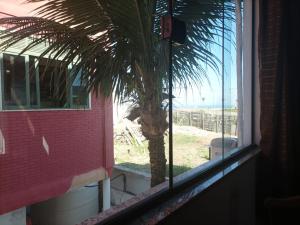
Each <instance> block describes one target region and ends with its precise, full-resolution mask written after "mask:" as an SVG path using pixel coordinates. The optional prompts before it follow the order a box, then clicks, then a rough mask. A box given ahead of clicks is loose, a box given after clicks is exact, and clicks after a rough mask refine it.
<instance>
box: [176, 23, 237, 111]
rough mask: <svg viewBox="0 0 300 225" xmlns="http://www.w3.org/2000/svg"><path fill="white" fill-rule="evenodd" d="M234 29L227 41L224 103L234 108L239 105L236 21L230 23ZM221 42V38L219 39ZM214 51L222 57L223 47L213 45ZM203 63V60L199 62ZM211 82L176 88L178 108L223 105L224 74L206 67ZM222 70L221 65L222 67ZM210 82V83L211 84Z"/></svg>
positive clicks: (217, 106) (216, 106)
mask: <svg viewBox="0 0 300 225" xmlns="http://www.w3.org/2000/svg"><path fill="white" fill-rule="evenodd" d="M228 26H231V30H232V31H233V32H232V33H231V35H230V39H231V42H230V41H229V40H228V41H225V46H226V47H227V46H228V47H227V48H228V51H225V60H224V65H225V75H224V88H225V90H224V93H225V94H224V101H225V102H224V104H225V107H229V108H232V107H233V108H234V107H236V105H237V77H236V48H235V23H230V24H228ZM218 42H219V43H220V44H221V43H222V40H221V38H220V39H219V40H218ZM211 49H212V51H213V52H215V53H216V55H217V56H218V57H219V58H220V59H221V56H222V49H221V47H218V46H216V45H215V46H211ZM199 63H200V64H201V62H199ZM206 68H207V69H206V72H207V75H208V79H209V82H208V81H207V80H205V81H204V82H203V83H202V84H200V83H199V84H198V85H199V86H200V88H197V87H196V84H195V85H194V86H192V87H188V88H187V90H184V89H181V90H179V89H176V90H174V93H173V95H174V96H175V97H176V98H175V99H174V106H175V107H176V108H211V107H213V108H220V107H221V106H222V75H221V74H217V73H216V72H215V71H213V70H212V69H211V68H209V67H206ZM220 71H221V67H220ZM209 83H210V84H209Z"/></svg>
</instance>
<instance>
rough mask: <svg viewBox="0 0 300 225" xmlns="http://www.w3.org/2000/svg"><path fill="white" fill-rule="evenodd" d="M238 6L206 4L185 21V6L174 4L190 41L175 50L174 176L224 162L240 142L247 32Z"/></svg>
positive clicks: (222, 3)
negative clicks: (243, 52)
mask: <svg viewBox="0 0 300 225" xmlns="http://www.w3.org/2000/svg"><path fill="white" fill-rule="evenodd" d="M183 2H184V1H183ZM235 2H239V1H224V2H221V1H215V2H213V1H202V2H201V4H202V6H206V7H197V10H196V11H195V13H194V14H193V17H191V18H189V16H186V17H185V16H182V17H180V12H181V10H182V7H183V5H181V4H185V3H180V2H178V3H177V8H176V4H175V8H174V10H175V14H178V15H179V16H178V19H182V20H183V21H185V22H186V26H187V38H186V40H185V43H184V44H182V45H174V47H173V52H174V54H173V60H174V64H173V73H174V97H175V98H174V111H173V125H174V133H173V137H174V146H173V149H174V151H173V155H174V156H173V157H174V176H176V175H178V174H180V173H183V172H185V171H187V170H189V169H192V168H195V167H198V166H199V165H203V164H205V163H208V162H209V161H211V160H212V161H213V162H211V163H214V162H216V161H219V160H223V159H224V157H226V156H227V155H229V154H230V152H231V150H233V149H237V147H238V145H239V144H240V143H241V142H240V137H241V136H242V135H241V132H242V127H241V128H240V131H239V130H238V124H240V122H239V123H238V121H242V120H241V118H239V115H241V116H242V109H240V108H239V107H240V106H241V105H240V104H238V102H242V99H243V96H242V94H241V93H242V82H241V80H242V71H241V70H240V68H242V58H241V53H238V52H241V51H242V46H241V40H240V39H239V41H237V39H238V38H241V37H240V36H241V35H242V30H239V31H238V32H237V26H238V25H237V24H238V23H236V20H237V18H238V19H239V20H241V19H240V18H239V17H238V16H240V17H241V15H242V10H240V11H239V12H238V11H237V10H236V9H237V7H236V3H235ZM195 4H196V3H195ZM240 4H241V3H240ZM195 7H196V5H195ZM237 13H239V15H238V14H237ZM241 24H242V21H241V23H240V26H242V25H241ZM187 77H188V78H190V80H188V81H187V79H186V78H187ZM238 91H240V94H239V93H238ZM240 146H241V144H240Z"/></svg>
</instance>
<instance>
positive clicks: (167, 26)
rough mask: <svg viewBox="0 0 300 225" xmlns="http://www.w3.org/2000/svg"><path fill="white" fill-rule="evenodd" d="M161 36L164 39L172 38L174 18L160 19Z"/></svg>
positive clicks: (164, 17) (165, 17)
mask: <svg viewBox="0 0 300 225" xmlns="http://www.w3.org/2000/svg"><path fill="white" fill-rule="evenodd" d="M160 26H161V36H162V39H168V38H171V37H172V17H171V16H163V17H161V19H160Z"/></svg>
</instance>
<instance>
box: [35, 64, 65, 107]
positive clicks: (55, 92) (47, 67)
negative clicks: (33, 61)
mask: <svg viewBox="0 0 300 225" xmlns="http://www.w3.org/2000/svg"><path fill="white" fill-rule="evenodd" d="M55 63H57V62H47V59H42V60H40V61H39V79H40V99H41V100H40V101H41V108H67V107H68V103H67V93H68V92H67V82H66V81H67V79H66V77H67V76H66V69H63V70H62V69H61V68H60V67H59V65H55Z"/></svg>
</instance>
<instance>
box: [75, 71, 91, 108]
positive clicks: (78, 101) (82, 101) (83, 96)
mask: <svg viewBox="0 0 300 225" xmlns="http://www.w3.org/2000/svg"><path fill="white" fill-rule="evenodd" d="M80 76H81V71H79V72H78V73H77V75H76V77H75V79H74V81H73V84H72V91H71V93H72V100H71V101H72V107H74V108H84V107H88V104H89V102H88V100H89V94H88V92H87V91H86V89H85V88H84V86H83V84H82V82H81V77H80Z"/></svg>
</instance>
